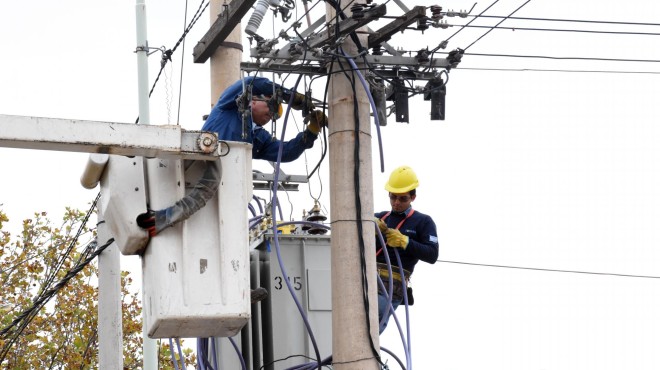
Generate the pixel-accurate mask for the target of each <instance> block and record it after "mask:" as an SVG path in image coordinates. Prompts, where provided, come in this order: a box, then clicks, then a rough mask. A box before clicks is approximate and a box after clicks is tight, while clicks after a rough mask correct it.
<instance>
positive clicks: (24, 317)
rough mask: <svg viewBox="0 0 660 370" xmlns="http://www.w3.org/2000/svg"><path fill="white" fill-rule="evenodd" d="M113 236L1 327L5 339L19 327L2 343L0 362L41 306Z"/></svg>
mask: <svg viewBox="0 0 660 370" xmlns="http://www.w3.org/2000/svg"><path fill="white" fill-rule="evenodd" d="M114 241H115V240H114V238H111V239H109V240H108V241H107V242H106V243H105V244H103V245H101V246H99V247H98V248H96V249H95V250H94V252H93V253H91V255H90V256H89V257H87V258H86V259H85V260H84V261H82V262H80V263H78V264H77V265H76V266H75V267H74V268H72V269H71V270H70V271H69V272H67V274H66V275H65V276H64V277H63V278H62V279H61V280H60V281H58V282H57V283H56V284H55V285H54V286H53V287H52V288H50V289H48V290H46V291H45V292H43V293H42V294H40V295H39V296H38V297H36V298H35V299H34V304H33V305H32V306H31V307H30V308H28V309H26V310H25V311H23V312H22V313H21V314H20V315H18V317H16V318H15V319H14V320H13V321H12V322H11V324H9V325H8V326H7V327H5V328H4V329H2V330H1V331H0V338H3V339H5V335H7V334H8V333H10V332H11V330H12V328H14V327H15V326H17V325H19V323H20V327H19V328H18V329H17V330H16V331H14V332H13V333H12V334H13V335H12V338H10V339H9V340H8V341H7V342H5V344H4V345H3V348H2V352H0V363H2V361H4V359H5V357H6V356H7V353H8V352H9V349H10V348H11V346H12V345H13V344H14V343H15V342H16V340H17V339H18V337H19V336H20V335H21V333H22V332H23V330H24V329H25V327H26V326H27V325H28V324H29V323H30V321H32V319H34V317H35V316H36V314H37V313H38V312H39V310H41V308H43V306H44V305H45V304H46V303H48V301H50V299H51V298H53V297H54V296H55V295H56V294H57V292H58V291H59V290H60V289H62V288H63V287H65V286H66V285H67V283H68V282H69V280H71V279H72V278H74V277H75V276H76V275H77V274H78V273H79V272H80V271H82V269H84V268H85V267H86V266H87V265H88V264H90V263H91V262H92V261H93V260H94V258H96V257H97V256H98V255H99V254H101V252H103V251H104V250H105V249H106V248H107V247H108V246H109V245H110V244H112V243H113V242H114ZM96 243H97V242H96V239H95V240H93V241H92V242H90V244H93V245H94V246H95V245H96Z"/></svg>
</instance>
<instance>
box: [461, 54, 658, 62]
mask: <svg viewBox="0 0 660 370" xmlns="http://www.w3.org/2000/svg"><path fill="white" fill-rule="evenodd" d="M465 55H470V56H478V57H506V58H536V59H553V60H591V61H603V62H640V63H641V62H643V63H660V59H623V58H596V57H555V56H550V55H519V54H488V53H465Z"/></svg>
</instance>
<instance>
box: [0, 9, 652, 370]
mask: <svg viewBox="0 0 660 370" xmlns="http://www.w3.org/2000/svg"><path fill="white" fill-rule="evenodd" d="M406 3H407V5H408V6H411V7H412V6H413V5H432V4H434V3H432V2H430V1H424V0H419V1H416V2H412V1H406ZM523 3H524V1H523V0H501V1H499V2H497V3H496V5H495V6H493V7H492V8H491V9H490V10H488V12H487V13H486V14H487V15H494V16H506V15H508V14H509V13H511V12H512V11H513V10H515V9H516V8H518V7H519V6H520V5H522V4H523ZM490 4H491V3H490V2H484V3H481V2H479V3H477V4H476V6H475V8H474V10H473V12H472V14H479V13H480V12H481V11H483V10H484V9H485V8H486V7H488V6H489V5H490ZM439 5H441V6H443V7H444V8H445V10H447V9H454V10H459V9H469V8H471V7H472V5H473V3H470V2H457V1H452V2H451V3H450V4H445V3H441V4H439ZM184 6H185V3H184V2H182V1H173V0H167V1H158V2H151V1H147V14H148V26H149V29H148V33H149V43H150V46H153V47H160V46H162V45H164V46H165V47H166V48H172V47H173V46H174V44H175V42H176V41H177V40H178V38H179V36H180V35H181V33H182V29H183V24H184V16H183V12H184ZM197 6H198V4H190V10H189V13H188V19H190V17H191V16H192V14H193V13H194V11H195V10H196V9H197ZM134 8H135V7H134V4H133V3H130V2H100V1H82V0H62V1H58V2H53V1H46V0H33V1H13V2H4V3H3V4H2V5H0V33H2V34H3V35H4V37H3V40H2V45H3V46H4V47H3V50H4V52H3V54H2V64H1V68H0V114H13V115H25V116H42V117H57V118H75V119H85V120H99V121H114V122H133V121H135V118H136V117H137V114H138V109H137V82H136V76H137V67H136V58H135V54H134V50H135V21H134V20H135V9H134ZM659 8H660V5H658V3H657V2H655V1H651V0H631V1H628V2H625V3H622V2H612V1H595V0H588V1H587V0H583V1H579V2H575V1H565V0H564V1H547V0H546V1H542V0H532V1H530V2H529V3H528V4H527V5H525V6H524V7H523V8H522V9H521V10H519V11H518V12H517V13H516V14H515V16H518V17H530V18H544V19H552V18H555V19H573V20H592V21H619V22H626V23H632V22H646V23H660V20H658V19H657V17H656V16H655V15H656V14H658V11H659V10H660V9H659ZM318 10H319V11H322V9H321V7H319V9H318ZM388 11H389V12H391V13H388V14H392V15H398V14H401V11H400V10H399V9H398V7H397V6H396V5H395V4H394V3H393V2H391V3H389V4H388ZM469 19H471V18H468V19H467V20H469ZM467 20H465V19H458V18H448V19H447V22H448V23H449V24H450V25H460V24H464V23H465V22H466V21H467ZM499 20H500V19H496V18H483V19H479V20H477V21H475V22H474V23H473V25H479V26H487V25H494V24H495V23H497V22H498V21H499ZM502 26H507V27H515V28H517V29H516V30H515V31H514V30H494V31H492V32H491V33H489V34H488V35H486V36H485V37H484V38H483V39H481V40H479V41H478V42H476V43H474V44H473V42H474V41H475V40H477V39H478V38H479V37H480V36H481V35H482V34H483V33H485V32H486V31H487V29H485V28H477V27H475V28H468V29H464V30H462V31H461V32H460V33H458V34H457V35H456V36H454V37H452V38H451V39H450V42H449V46H448V48H447V51H449V50H453V49H456V48H468V49H467V51H466V55H465V56H464V57H463V61H462V63H461V64H460V65H459V68H457V69H455V70H452V71H451V72H450V74H449V75H450V78H449V83H448V85H447V98H446V101H447V107H446V114H447V119H446V120H445V121H430V120H429V112H430V105H429V103H428V102H424V101H423V100H422V98H421V97H420V96H416V97H414V98H411V110H410V117H411V119H410V123H409V124H405V123H397V122H394V117H390V119H389V121H388V125H387V126H386V127H383V128H382V130H381V131H382V134H383V151H384V157H385V173H380V170H379V169H380V164H379V162H378V156H377V142H376V141H374V144H373V147H374V162H373V168H374V197H375V199H374V202H375V205H376V210H384V209H387V208H388V207H389V203H388V199H387V193H386V192H385V191H384V190H383V188H382V186H383V184H384V183H385V181H386V179H387V176H388V175H389V172H390V171H391V170H392V169H394V168H396V167H398V166H400V165H403V164H406V165H410V166H412V167H413V168H414V169H415V171H416V172H417V174H418V176H419V179H420V187H419V190H418V197H417V200H416V201H415V202H414V204H413V206H414V207H415V209H417V210H419V211H421V212H423V213H427V214H429V215H431V216H432V217H433V218H434V220H435V221H436V224H437V226H438V238H439V241H440V257H439V259H440V260H441V261H440V262H438V263H436V264H434V265H428V264H424V263H420V264H419V265H418V268H417V269H416V270H415V271H416V272H415V276H414V277H413V282H412V284H413V286H414V289H415V298H416V304H415V306H414V307H412V308H411V322H412V353H413V365H414V366H415V367H416V368H417V369H436V368H437V369H452V370H474V369H486V368H487V369H492V370H531V369H538V370H550V369H561V370H584V369H599V370H615V369H638V370H645V369H649V370H650V369H658V368H660V354H659V353H660V352H658V350H657V348H659V347H660V334H658V333H660V319H659V318H658V312H660V298H658V295H659V293H660V280H659V279H658V277H660V267H658V260H660V258H659V257H660V255H659V253H658V246H659V245H660V234H659V232H658V230H660V229H659V228H658V225H659V223H660V147H659V146H658V145H657V143H658V142H660V129H659V128H658V126H657V122H658V119H659V118H660V112H659V111H658V107H659V106H660V104H658V103H657V102H658V100H659V98H660V96H659V94H658V87H657V86H658V85H659V82H660V66H659V65H658V62H659V61H660V51H658V48H657V47H656V45H657V41H658V37H659V36H658V35H660V26H641V25H633V24H603V23H584V22H583V23H576V22H571V23H569V22H550V21H543V20H538V19H537V20H531V21H524V20H515V19H510V20H507V21H505V22H504V23H503V24H502ZM372 28H376V27H372ZM523 28H536V29H539V28H544V29H563V30H574V31H577V30H599V31H607V32H609V33H588V32H561V31H551V30H546V31H539V30H525V29H523ZM207 29H208V10H207V12H206V13H205V14H204V15H203V16H202V19H201V20H200V21H199V23H198V24H197V25H196V26H195V29H194V30H193V31H192V32H191V33H190V36H189V38H188V41H187V43H186V44H185V46H184V45H181V46H179V49H178V50H177V52H176V53H175V55H174V56H173V61H174V62H173V63H172V64H171V68H170V67H167V68H166V72H167V74H168V76H169V77H164V76H162V77H161V79H160V81H159V85H158V86H157V88H156V91H155V92H154V96H153V97H152V100H151V113H152V123H154V124H167V123H170V124H176V123H177V117H179V119H178V121H179V122H180V124H181V125H182V126H183V127H184V128H187V129H198V128H199V127H201V124H202V116H203V115H204V114H207V113H208V110H209V108H210V103H211V101H212V100H215V99H212V98H211V97H210V82H209V77H208V65H206V64H194V63H192V48H193V46H194V45H195V44H196V42H197V41H198V40H199V39H200V38H201V36H202V35H203V34H204V33H205V32H206V30H207ZM457 30H458V28H457V27H450V28H448V29H446V30H440V29H430V30H428V31H427V32H426V33H424V35H422V34H420V33H419V32H415V31H406V32H405V33H404V34H403V35H398V36H397V37H395V38H393V39H392V41H391V42H390V43H391V44H392V45H393V46H396V47H403V48H405V49H406V50H418V49H421V48H423V47H426V46H429V47H430V48H433V47H435V46H436V45H438V43H439V42H440V41H442V40H444V39H447V38H449V36H451V35H453V34H454V33H455V32H456V31H457ZM276 31H279V29H276ZM613 32H619V33H618V34H616V33H613ZM623 33H625V34H623ZM633 33H638V34H633ZM640 33H654V34H655V35H643V34H640ZM268 36H270V34H268ZM184 47H185V50H184ZM182 51H183V54H182ZM477 54H490V55H492V54H501V55H508V56H506V57H505V56H499V57H496V56H484V55H477ZM182 55H183V59H184V60H183V61H182ZM519 56H546V57H554V58H557V57H564V58H566V57H572V58H583V59H581V60H577V59H549V58H529V57H526V58H523V57H519ZM159 58H160V57H159V54H158V53H155V54H153V55H152V57H151V58H150V75H151V78H150V83H151V82H153V80H154V78H155V75H156V73H157V72H158V66H159ZM244 58H246V59H247V58H248V55H247V53H245V54H244ZM597 59H600V60H597ZM602 59H618V60H619V61H607V60H602ZM622 59H626V60H629V61H621V60H622ZM630 60H637V61H630ZM642 60H649V61H642ZM182 63H183V66H184V70H183V87H182V94H181V109H180V111H178V99H179V93H178V92H179V80H180V74H181V66H182ZM540 70H553V71H540ZM569 71H573V72H569ZM597 71H599V72H597ZM605 71H609V73H605ZM614 72H617V73H614ZM624 72H625V73H624ZM640 72H649V73H640ZM268 77H270V76H268ZM287 81H292V79H291V78H290V79H289V80H287ZM418 84H423V83H422V82H419V83H418ZM322 85H323V84H322V83H319V82H317V83H316V84H315V85H314V96H315V97H317V98H322V96H321V92H322V90H323V86H322ZM167 90H169V91H171V92H172V95H171V97H170V98H169V101H171V104H170V105H169V109H168V103H167V102H168V98H167V94H166V91H167ZM330 123H331V124H332V117H331V121H330ZM298 124H300V119H298ZM291 131H295V130H288V132H291ZM315 149H316V150H314V151H311V152H309V154H308V156H307V158H306V159H305V158H301V159H299V160H298V161H297V162H296V163H294V164H288V165H285V166H284V167H283V168H284V170H285V171H286V172H287V173H289V174H305V173H306V168H307V170H311V168H313V167H314V165H315V164H316V162H317V161H318V158H319V150H318V149H319V148H318V146H317V148H315ZM87 156H88V155H87V154H82V153H75V154H71V153H59V152H43V151H30V150H19V149H0V173H1V174H2V180H1V181H0V204H2V205H1V206H0V208H1V209H3V210H4V211H5V212H6V213H7V214H8V215H9V217H10V219H11V223H12V225H14V227H17V226H15V225H20V221H21V220H22V219H23V218H25V217H29V216H30V214H31V213H33V212H36V211H48V212H49V213H50V214H52V215H54V218H55V219H56V217H55V216H56V215H60V214H61V213H62V212H63V209H64V207H65V206H73V207H77V208H82V209H87V207H88V203H89V202H91V201H92V200H93V198H94V197H95V195H96V193H97V191H98V190H85V189H83V188H82V187H81V186H80V183H79V178H80V174H81V173H82V170H83V167H84V163H85V161H86V159H87ZM255 167H256V168H261V169H262V170H267V169H268V168H269V166H267V165H264V164H263V163H261V164H255ZM327 169H328V165H327V163H325V164H324V165H323V166H322V167H321V174H322V179H323V185H321V184H320V181H319V179H314V181H313V182H312V183H311V191H307V188H306V187H302V191H301V192H299V193H298V194H294V195H292V196H291V202H292V204H293V207H289V206H287V207H288V208H287V209H291V211H290V212H291V213H292V214H293V218H295V219H300V215H301V214H302V211H303V209H309V208H310V207H311V206H312V205H313V199H312V197H311V196H310V192H311V194H313V195H314V196H318V194H319V192H321V193H320V194H321V202H322V205H323V206H324V207H326V209H327V208H329V207H330V204H329V182H328V181H327ZM257 195H260V196H262V197H267V196H268V194H266V193H264V194H257ZM285 218H287V219H288V218H289V216H288V215H287V216H285ZM135 261H136V257H124V258H123V260H122V263H125V264H126V266H128V265H130V264H131V263H134V262H135ZM484 265H490V266H484ZM495 266H507V267H495ZM526 268H534V269H545V270H531V269H526ZM547 270H563V271H574V272H558V271H547ZM575 272H584V273H575ZM590 273H594V274H590ZM608 274H609V275H608ZM623 275H628V276H623ZM397 312H398V313H399V314H400V316H402V314H403V309H399V310H398V311H397ZM381 344H382V345H383V346H386V347H388V348H389V349H391V350H394V351H396V352H397V353H398V354H399V355H400V356H402V352H401V345H400V342H399V341H398V339H397V333H396V331H395V329H394V326H393V325H390V327H388V329H387V331H386V333H385V334H384V335H383V336H382V337H381ZM402 358H403V357H402ZM392 368H396V366H392Z"/></svg>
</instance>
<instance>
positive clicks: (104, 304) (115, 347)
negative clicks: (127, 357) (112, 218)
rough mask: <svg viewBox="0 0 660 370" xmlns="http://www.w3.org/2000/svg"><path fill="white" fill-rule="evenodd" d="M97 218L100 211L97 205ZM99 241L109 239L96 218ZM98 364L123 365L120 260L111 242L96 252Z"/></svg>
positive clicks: (113, 369) (115, 368)
mask: <svg viewBox="0 0 660 370" xmlns="http://www.w3.org/2000/svg"><path fill="white" fill-rule="evenodd" d="M98 208H99V210H98V214H99V218H100V217H102V215H103V210H102V209H101V206H100V205H99V206H98ZM96 230H97V238H96V239H97V240H98V241H99V244H103V243H105V242H106V241H107V240H109V239H110V233H109V232H108V228H107V226H106V224H105V223H104V220H101V219H99V223H98V225H97V227H96ZM98 258H99V317H98V320H99V324H98V328H99V332H98V333H99V368H101V369H107V370H123V369H124V347H123V341H122V317H121V264H120V259H119V247H117V243H112V245H110V246H109V247H107V248H106V249H105V250H104V251H103V252H102V253H101V254H99V257H98Z"/></svg>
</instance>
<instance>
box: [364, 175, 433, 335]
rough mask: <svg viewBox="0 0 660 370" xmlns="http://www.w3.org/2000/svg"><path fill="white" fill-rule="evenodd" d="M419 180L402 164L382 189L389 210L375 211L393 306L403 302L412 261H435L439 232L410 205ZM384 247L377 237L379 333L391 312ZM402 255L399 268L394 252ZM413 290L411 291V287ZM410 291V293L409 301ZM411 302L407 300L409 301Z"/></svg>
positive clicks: (383, 328) (410, 273) (411, 269)
mask: <svg viewBox="0 0 660 370" xmlns="http://www.w3.org/2000/svg"><path fill="white" fill-rule="evenodd" d="M418 186H419V181H418V180H417V175H416V174H415V172H414V171H413V170H412V168H410V167H408V166H401V167H399V168H397V169H395V170H394V171H392V174H391V175H390V178H389V181H388V182H387V183H386V184H385V190H387V191H388V192H389V197H390V205H391V206H392V210H391V211H386V212H378V213H376V214H375V218H376V222H377V224H378V228H379V229H380V231H381V233H382V234H383V237H384V238H385V239H386V244H387V254H388V256H389V260H390V263H391V267H392V281H393V286H392V291H393V294H392V307H393V309H394V310H396V308H397V307H398V306H399V305H400V304H401V302H403V295H404V294H407V292H406V291H405V290H404V286H403V279H405V280H406V285H407V284H408V282H409V280H410V276H411V275H412V273H413V271H414V270H415V265H416V264H417V262H418V261H420V260H422V261H424V262H427V263H431V264H433V263H435V262H436V261H437V259H438V233H437V231H436V227H435V222H433V219H432V218H431V217H430V216H428V215H425V214H423V213H421V212H419V211H416V210H414V209H413V208H412V202H413V201H414V200H415V198H416V197H417V187H418ZM384 251H385V248H383V247H382V245H381V243H380V241H378V240H377V241H376V262H377V268H378V274H379V275H380V277H381V279H382V281H383V283H384V285H385V288H386V290H385V292H383V290H382V289H381V288H380V287H379V289H378V322H379V323H380V325H379V329H380V330H379V332H380V333H382V332H383V331H384V330H385V327H386V326H387V322H388V321H389V318H390V315H391V314H392V313H393V312H392V311H393V310H392V309H391V308H390V307H389V305H388V303H389V299H388V297H387V294H389V293H388V292H389V276H390V275H389V270H388V268H387V260H386V259H385V252H384ZM395 251H396V252H398V254H399V257H400V259H401V267H402V268H403V271H401V270H399V266H398V262H397V258H396V254H395V253H396V252H395ZM411 293H412V291H411ZM411 298H412V295H410V296H409V301H410V300H411ZM411 303H412V302H409V304H411Z"/></svg>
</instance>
